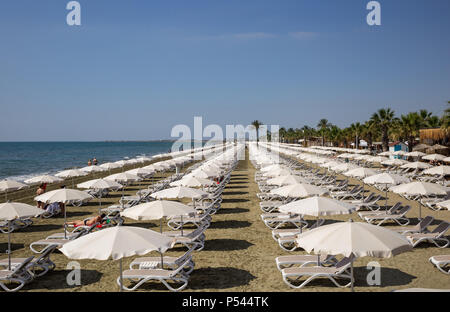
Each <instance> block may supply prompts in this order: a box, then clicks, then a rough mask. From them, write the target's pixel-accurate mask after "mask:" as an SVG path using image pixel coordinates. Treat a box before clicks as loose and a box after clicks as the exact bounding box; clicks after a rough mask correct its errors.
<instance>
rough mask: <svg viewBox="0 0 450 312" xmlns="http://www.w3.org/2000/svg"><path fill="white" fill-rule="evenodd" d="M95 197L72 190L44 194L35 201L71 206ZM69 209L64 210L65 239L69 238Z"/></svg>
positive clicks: (59, 190)
mask: <svg viewBox="0 0 450 312" xmlns="http://www.w3.org/2000/svg"><path fill="white" fill-rule="evenodd" d="M92 198H93V197H92V196H91V195H90V194H88V193H86V192H83V191H78V190H72V189H65V188H64V189H58V190H54V191H50V192H48V193H44V194H42V195H39V196H36V197H35V198H34V200H35V201H40V202H43V203H47V204H51V203H64V204H69V203H73V202H77V201H84V200H87V199H92ZM66 220H67V209H64V238H67V226H66Z"/></svg>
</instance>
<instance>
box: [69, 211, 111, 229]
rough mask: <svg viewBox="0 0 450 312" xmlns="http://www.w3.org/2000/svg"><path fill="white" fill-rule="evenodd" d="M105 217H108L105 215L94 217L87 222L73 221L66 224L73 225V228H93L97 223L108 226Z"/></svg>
mask: <svg viewBox="0 0 450 312" xmlns="http://www.w3.org/2000/svg"><path fill="white" fill-rule="evenodd" d="M105 217H106V215H105V214H104V213H103V214H101V215H99V216H96V217H92V218H89V219H86V220H75V221H71V222H66V225H71V226H74V227H77V226H92V225H94V224H96V223H100V224H106V223H108V220H104V218H105Z"/></svg>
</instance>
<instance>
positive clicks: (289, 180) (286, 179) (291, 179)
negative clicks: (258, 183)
mask: <svg viewBox="0 0 450 312" xmlns="http://www.w3.org/2000/svg"><path fill="white" fill-rule="evenodd" d="M266 183H267V184H269V185H280V186H281V185H289V184H298V183H309V182H308V181H307V180H306V179H305V178H303V177H299V176H296V175H286V176H279V177H275V178H272V179H269V180H267V181H266Z"/></svg>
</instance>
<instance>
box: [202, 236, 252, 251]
mask: <svg viewBox="0 0 450 312" xmlns="http://www.w3.org/2000/svg"><path fill="white" fill-rule="evenodd" d="M250 246H253V244H252V243H249V242H248V241H246V240H242V239H209V240H206V241H205V248H204V249H203V250H206V251H208V250H209V251H230V250H243V249H247V248H248V247H250Z"/></svg>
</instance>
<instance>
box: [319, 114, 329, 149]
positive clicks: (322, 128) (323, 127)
mask: <svg viewBox="0 0 450 312" xmlns="http://www.w3.org/2000/svg"><path fill="white" fill-rule="evenodd" d="M330 127H331V124H330V123H329V122H328V120H327V119H325V118H324V119H321V120H320V121H319V123H318V124H317V128H318V129H319V133H320V135H321V136H322V146H325V134H326V132H327V130H328V129H329V128H330Z"/></svg>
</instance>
